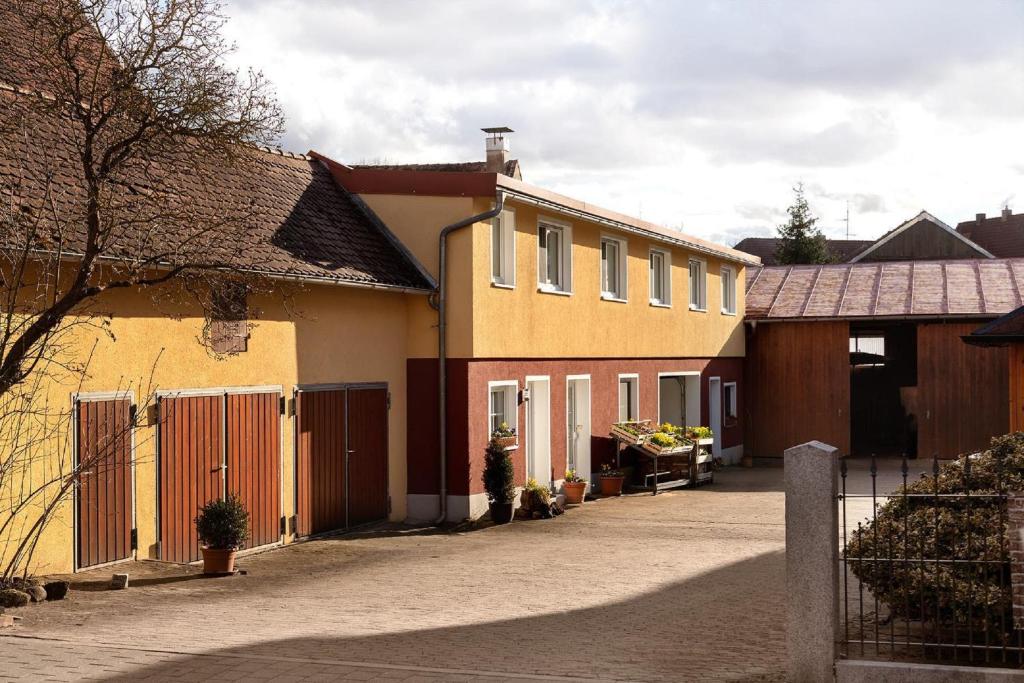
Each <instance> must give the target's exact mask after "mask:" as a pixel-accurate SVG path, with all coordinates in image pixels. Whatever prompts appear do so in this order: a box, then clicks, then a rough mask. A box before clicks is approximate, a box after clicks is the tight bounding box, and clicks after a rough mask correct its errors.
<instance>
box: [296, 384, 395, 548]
mask: <svg viewBox="0 0 1024 683" xmlns="http://www.w3.org/2000/svg"><path fill="white" fill-rule="evenodd" d="M387 413H388V407H387V389H386V388H384V387H376V386H374V387H359V386H352V387H346V388H337V389H314V390H302V391H299V392H298V395H297V396H296V408H295V416H296V424H297V437H296V460H297V463H296V466H297V481H296V513H297V517H298V520H297V521H298V524H297V528H298V533H299V535H301V536H309V535H311V534H319V533H324V532H327V531H335V530H339V529H345V528H347V527H350V526H353V525H355V524H363V523H366V522H371V521H376V520H379V519H384V518H386V517H387V514H388V486H387V464H388V441H387ZM346 452H347V453H346ZM346 455H347V457H346Z"/></svg>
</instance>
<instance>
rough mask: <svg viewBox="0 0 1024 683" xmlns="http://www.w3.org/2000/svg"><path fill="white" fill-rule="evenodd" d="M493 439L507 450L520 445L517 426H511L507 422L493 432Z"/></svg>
mask: <svg viewBox="0 0 1024 683" xmlns="http://www.w3.org/2000/svg"><path fill="white" fill-rule="evenodd" d="M491 441H492V442H493V443H495V444H497V445H498V446H499V447H501V448H504V449H505V450H511V449H513V448H515V447H516V446H518V445H519V436H518V435H517V434H516V430H515V428H512V427H509V426H508V424H507V423H505V422H502V423H501V425H500V426H499V427H498V428H497V429H496V430H494V432H493V433H492V434H491Z"/></svg>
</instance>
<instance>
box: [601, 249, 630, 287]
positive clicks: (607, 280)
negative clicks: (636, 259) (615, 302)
mask: <svg viewBox="0 0 1024 683" xmlns="http://www.w3.org/2000/svg"><path fill="white" fill-rule="evenodd" d="M626 257H627V248H626V243H625V242H623V241H622V240H616V239H612V238H610V237H604V238H602V239H601V296H602V297H604V298H606V299H621V300H623V301H625V299H626V268H627V265H626Z"/></svg>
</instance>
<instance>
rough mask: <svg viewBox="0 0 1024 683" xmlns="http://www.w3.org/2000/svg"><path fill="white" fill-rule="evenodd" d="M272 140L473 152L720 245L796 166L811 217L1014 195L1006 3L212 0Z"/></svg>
mask: <svg viewBox="0 0 1024 683" xmlns="http://www.w3.org/2000/svg"><path fill="white" fill-rule="evenodd" d="M226 12H227V14H228V15H229V17H230V22H229V24H228V33H229V36H230V37H231V38H232V39H233V40H235V41H236V42H237V43H238V47H239V50H238V53H237V54H236V55H235V59H236V60H237V62H238V64H239V65H246V66H254V67H256V68H259V69H261V70H262V71H263V72H264V73H265V74H266V75H267V76H269V77H270V78H271V80H272V81H273V82H274V84H275V86H276V88H277V91H278V94H279V97H280V99H281V102H282V104H283V106H284V109H285V112H286V114H287V117H288V131H287V134H286V136H285V138H284V140H283V141H282V143H283V146H284V147H286V148H287V149H290V150H293V151H301V152H304V151H306V150H308V149H316V150H318V151H320V152H323V153H325V154H327V155H329V156H332V157H334V158H336V159H338V160H340V161H343V162H349V163H356V162H361V161H362V162H366V161H383V160H386V161H389V162H396V163H398V162H404V163H412V162H432V161H467V160H476V159H482V158H483V154H484V141H483V133H481V132H480V131H479V129H480V128H481V127H485V126H496V125H507V126H509V127H511V128H513V129H515V131H516V133H515V134H514V135H513V136H511V138H510V140H511V145H512V152H513V156H514V157H515V158H518V159H519V160H520V162H521V164H522V168H523V175H524V179H525V180H526V181H527V182H530V183H533V184H536V185H542V186H544V187H547V188H550V189H553V190H556V191H559V192H563V193H565V194H569V195H572V196H574V197H578V198H580V199H584V200H587V201H590V202H593V203H595V204H599V205H602V206H606V207H608V208H613V209H616V210H619V211H623V212H626V213H630V214H633V215H640V216H642V217H643V218H645V219H648V220H653V221H656V222H658V223H661V224H663V225H667V226H670V227H675V228H681V229H683V230H684V231H686V232H689V233H691V234H696V235H701V236H704V237H709V238H712V239H717V240H719V241H723V242H726V243H728V244H732V243H734V242H735V241H736V240H737V239H739V238H740V237H743V236H748V235H770V234H774V226H775V225H776V224H778V223H779V222H781V221H783V220H784V218H785V207H786V206H787V204H788V203H789V200H790V199H791V196H792V195H791V191H790V188H791V187H792V185H793V184H795V183H797V182H803V183H804V185H805V187H806V188H807V190H808V194H809V198H810V201H811V205H812V208H813V209H814V210H815V212H816V213H817V214H818V215H819V217H820V218H821V222H820V225H821V226H822V228H823V229H824V230H825V232H826V234H828V235H829V236H833V237H841V236H843V235H844V233H845V224H844V222H843V219H844V217H845V214H846V209H847V205H849V210H850V226H851V237H857V238H871V237H875V236H877V235H879V234H881V233H882V232H884V231H885V230H888V229H889V228H891V227H894V226H895V225H897V224H899V223H900V222H902V221H903V220H905V219H907V218H910V217H911V216H913V215H914V214H916V213H917V212H918V211H919V210H920V209H922V208H924V209H927V210H929V211H931V212H932V213H933V214H935V215H936V216H938V217H939V218H941V219H943V220H945V221H946V222H948V223H952V224H955V223H956V222H958V221H960V220H966V219H969V218H973V216H974V214H975V213H976V212H982V211H983V212H987V213H988V214H990V215H991V214H993V213H997V212H998V211H999V209H1000V208H1001V206H1002V205H1003V204H1004V203H1007V202H1009V204H1010V205H1011V207H1013V208H1014V209H1015V210H1016V211H1018V212H1020V211H1022V210H1024V0H991V1H987V0H969V1H968V0H963V1H960V0H920V1H913V0H900V1H899V2H874V1H872V0H856V1H836V2H805V1H802V0H801V1H799V2H798V1H796V0H793V1H783V0H779V1H771V2H769V1H760V0H758V1H755V0H750V1H749V2H739V1H736V2H725V1H714V0H706V1H697V0H692V1H691V0H686V1H682V0H676V1H669V0H666V1H664V2H654V1H649V2H625V1H619V0H607V1H599V0H590V1H586V0H579V1H576V0H559V1H558V2H550V1H546V0H503V1H502V2H489V1H484V0H448V1H445V2H440V1H436V2H431V1H426V0H420V1H418V2H413V1H411V0H410V1H398V0H394V1H392V0H353V1H343V0H301V1H299V0H292V1H288V0H227V7H226Z"/></svg>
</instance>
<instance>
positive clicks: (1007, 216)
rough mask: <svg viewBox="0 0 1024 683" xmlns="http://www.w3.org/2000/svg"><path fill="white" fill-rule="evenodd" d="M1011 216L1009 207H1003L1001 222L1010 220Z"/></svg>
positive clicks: (1011, 212)
mask: <svg viewBox="0 0 1024 683" xmlns="http://www.w3.org/2000/svg"><path fill="white" fill-rule="evenodd" d="M1012 215H1013V211H1011V210H1010V207H1009V206H1004V207H1003V220H1004V221H1008V220H1010V216H1012Z"/></svg>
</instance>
